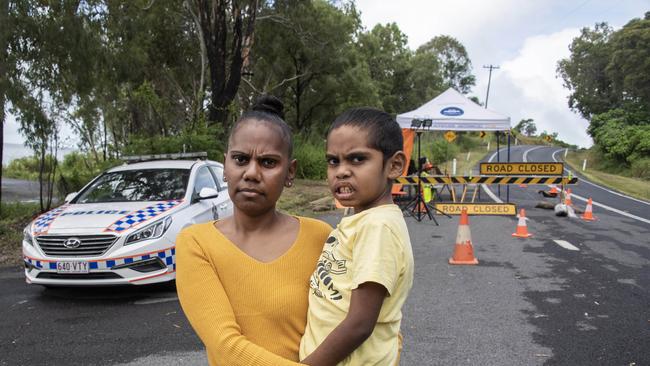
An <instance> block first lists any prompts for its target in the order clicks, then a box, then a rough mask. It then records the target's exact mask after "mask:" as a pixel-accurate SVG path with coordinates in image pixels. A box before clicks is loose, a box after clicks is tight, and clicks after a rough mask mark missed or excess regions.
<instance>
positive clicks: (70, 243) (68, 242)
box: [63, 238, 81, 249]
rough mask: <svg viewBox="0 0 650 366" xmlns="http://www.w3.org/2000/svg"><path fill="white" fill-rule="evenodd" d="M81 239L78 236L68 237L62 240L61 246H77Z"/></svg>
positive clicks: (71, 247) (70, 247)
mask: <svg viewBox="0 0 650 366" xmlns="http://www.w3.org/2000/svg"><path fill="white" fill-rule="evenodd" d="M80 245H81V240H79V238H70V239H68V240H66V241H64V242H63V246H64V247H66V248H69V249H74V248H79V246H80Z"/></svg>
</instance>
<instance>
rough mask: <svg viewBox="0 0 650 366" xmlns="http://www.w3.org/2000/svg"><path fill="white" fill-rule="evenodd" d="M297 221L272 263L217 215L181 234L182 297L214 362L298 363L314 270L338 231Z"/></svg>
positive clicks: (237, 365) (244, 365) (236, 365)
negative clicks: (247, 249) (253, 252)
mask: <svg viewBox="0 0 650 366" xmlns="http://www.w3.org/2000/svg"><path fill="white" fill-rule="evenodd" d="M298 220H299V221H300V230H299V232H298V237H297V238H296V241H295V242H294V243H293V245H292V246H291V248H290V249H289V250H287V252H286V253H284V254H283V255H281V256H280V257H278V258H276V259H275V260H273V261H271V262H268V263H265V262H260V261H258V260H256V259H254V258H252V257H250V256H249V255H247V254H246V253H244V252H243V251H242V250H240V249H239V248H238V247H237V246H236V245H235V244H234V243H232V242H231V241H230V240H228V239H227V238H226V237H225V236H224V235H222V234H221V232H220V231H219V230H217V229H216V228H215V227H214V223H213V222H209V223H205V224H198V225H193V226H191V227H189V228H187V229H184V230H183V231H181V233H180V234H178V237H177V239H176V259H177V267H176V268H177V275H176V288H177V290H178V298H179V300H180V302H181V305H182V307H183V312H185V315H186V316H187V318H188V319H189V321H190V324H192V327H193V328H194V330H195V331H196V333H197V334H198V336H199V338H201V341H203V344H205V347H206V349H207V352H208V361H209V363H210V365H211V366H221V365H227V366H280V365H283V366H284V365H286V366H288V365H297V361H298V346H299V344H300V337H302V334H303V332H304V329H305V324H306V322H307V304H308V299H307V291H308V289H309V287H308V286H309V276H310V275H311V273H312V272H313V270H314V267H315V265H316V260H317V259H318V256H319V253H320V252H321V248H322V243H323V241H325V239H326V238H327V235H328V234H329V232H330V231H331V230H332V228H331V227H330V226H329V225H327V224H326V223H324V222H322V221H318V220H314V219H309V218H304V217H299V218H298ZM269 240H272V238H269Z"/></svg>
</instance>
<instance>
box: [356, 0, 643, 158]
mask: <svg viewBox="0 0 650 366" xmlns="http://www.w3.org/2000/svg"><path fill="white" fill-rule="evenodd" d="M356 4H357V9H358V10H359V11H360V12H361V20H362V22H363V24H364V26H365V27H366V28H367V29H372V27H374V26H375V25H376V24H378V23H381V24H386V23H391V22H395V23H397V25H398V26H399V28H400V29H401V30H402V32H404V33H405V34H406V35H407V36H408V40H409V43H408V44H409V47H410V48H412V49H417V48H418V47H419V46H420V45H422V44H424V43H426V42H427V41H429V40H430V39H431V38H433V37H435V36H437V35H442V34H445V35H449V36H452V37H454V38H456V39H458V40H459V41H460V42H461V43H462V44H463V45H464V46H465V48H466V49H467V52H468V54H469V57H470V59H471V61H472V65H473V68H474V70H473V74H474V75H476V86H475V87H473V88H472V91H471V92H470V93H469V95H476V96H478V97H479V99H480V100H481V101H482V102H483V101H485V96H486V91H487V84H488V74H489V72H488V70H487V69H484V68H483V66H485V65H490V64H491V65H495V66H499V69H496V70H494V71H492V81H491V84H490V96H489V98H488V107H489V108H490V109H492V110H495V111H497V112H499V113H501V114H505V115H507V116H510V119H511V123H512V125H513V126H514V125H515V124H516V123H517V122H519V121H520V120H521V119H524V118H532V119H534V122H535V124H536V126H537V130H538V132H542V131H544V130H546V131H547V132H549V133H553V132H558V133H559V138H560V139H561V140H563V141H566V142H569V143H571V144H576V145H578V146H581V147H589V146H591V145H592V143H593V142H592V140H591V138H590V137H589V136H588V135H587V133H586V129H587V126H588V122H587V121H586V120H584V119H582V118H581V117H580V116H579V115H578V114H576V113H574V112H573V111H571V110H570V109H569V107H568V104H567V97H568V95H569V91H568V90H567V89H565V88H564V87H563V85H562V79H561V78H558V77H557V75H556V65H557V62H558V61H559V60H560V59H562V58H566V57H568V56H569V49H568V46H569V44H570V43H571V41H572V40H573V38H575V37H577V36H578V35H579V33H580V29H581V28H584V27H590V28H593V26H594V24H595V23H597V22H603V21H605V22H607V23H608V24H609V25H610V26H612V27H614V29H619V28H621V27H622V26H623V25H625V24H626V23H627V22H628V21H630V20H631V19H633V18H643V15H644V14H645V12H646V11H650V0H543V1H541V0H538V1H530V0H528V1H522V0H490V1H485V0H428V1H427V0H400V1H377V0H357V1H356ZM404 112H406V111H404Z"/></svg>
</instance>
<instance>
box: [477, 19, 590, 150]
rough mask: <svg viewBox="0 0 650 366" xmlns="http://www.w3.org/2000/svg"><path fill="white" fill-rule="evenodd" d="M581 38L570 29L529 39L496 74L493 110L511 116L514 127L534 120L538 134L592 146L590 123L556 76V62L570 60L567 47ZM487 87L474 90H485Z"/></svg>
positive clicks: (494, 76) (491, 107)
mask: <svg viewBox="0 0 650 366" xmlns="http://www.w3.org/2000/svg"><path fill="white" fill-rule="evenodd" d="M578 34H579V30H578V29H575V28H570V29H564V30H562V31H559V32H555V33H552V34H548V35H537V36H532V37H529V38H527V39H526V40H525V41H524V44H523V47H522V48H521V49H520V50H519V52H518V54H517V55H516V56H515V57H514V58H512V59H510V60H506V61H504V62H502V63H501V68H500V69H499V70H496V71H494V72H493V76H492V84H491V86H490V99H489V106H490V109H494V110H497V111H499V112H501V113H504V114H508V115H510V116H511V119H512V123H513V125H514V124H516V123H517V122H518V121H519V120H521V119H522V118H533V119H534V120H535V124H536V125H537V130H538V131H539V132H541V131H544V130H546V131H548V132H549V133H552V132H558V133H559V137H560V139H562V140H564V141H567V142H570V143H573V144H577V145H579V146H590V145H591V144H592V141H591V138H590V137H589V136H588V135H587V133H586V129H587V127H588V125H589V123H588V122H587V121H586V120H584V119H583V118H581V117H580V116H578V115H577V114H576V113H574V112H572V111H571V110H570V109H569V108H568V105H567V97H568V95H569V91H568V90H567V89H566V88H564V86H563V85H562V79H561V78H558V77H557V76H556V67H557V62H558V61H559V60H560V59H562V58H565V57H568V56H569V50H568V45H569V44H570V43H571V40H572V39H573V38H574V37H576V36H577V35H578ZM486 83H487V80H484V81H483V82H482V83H480V84H479V85H477V87H476V88H475V90H486V86H487V85H486ZM481 99H483V97H482V98H481Z"/></svg>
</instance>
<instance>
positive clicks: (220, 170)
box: [210, 165, 228, 190]
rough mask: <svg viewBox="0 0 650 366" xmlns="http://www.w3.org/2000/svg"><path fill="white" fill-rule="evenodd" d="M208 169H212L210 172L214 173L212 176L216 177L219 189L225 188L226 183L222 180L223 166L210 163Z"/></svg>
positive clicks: (226, 186)
mask: <svg viewBox="0 0 650 366" xmlns="http://www.w3.org/2000/svg"><path fill="white" fill-rule="evenodd" d="M210 170H212V173H214V176H215V177H216V178H217V183H218V185H219V190H224V189H227V188H228V184H226V182H224V181H223V168H222V167H220V166H216V165H210Z"/></svg>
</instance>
